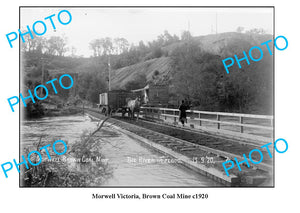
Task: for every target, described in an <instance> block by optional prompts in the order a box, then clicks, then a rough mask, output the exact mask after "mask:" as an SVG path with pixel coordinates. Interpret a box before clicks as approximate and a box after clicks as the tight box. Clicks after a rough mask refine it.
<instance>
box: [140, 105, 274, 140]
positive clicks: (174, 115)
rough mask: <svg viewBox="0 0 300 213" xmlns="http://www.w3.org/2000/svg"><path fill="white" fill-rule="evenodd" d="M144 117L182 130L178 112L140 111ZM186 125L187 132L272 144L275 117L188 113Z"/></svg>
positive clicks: (168, 110) (200, 112) (158, 109)
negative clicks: (202, 131)
mask: <svg viewBox="0 0 300 213" xmlns="http://www.w3.org/2000/svg"><path fill="white" fill-rule="evenodd" d="M141 116H142V117H144V118H146V119H150V120H155V121H158V122H164V123H167V124H171V125H176V126H177V125H178V126H180V125H179V122H178V120H179V110H178V109H170V108H159V107H141ZM187 125H188V127H187V128H192V129H195V130H196V129H199V130H204V131H209V132H214V133H216V134H220V135H222V136H229V137H234V138H238V139H242V140H243V139H246V140H247V141H249V140H251V141H254V142H256V143H260V142H261V143H265V142H272V141H273V137H274V117H273V116H270V115H254V114H242V113H225V112H209V111H197V110H187Z"/></svg>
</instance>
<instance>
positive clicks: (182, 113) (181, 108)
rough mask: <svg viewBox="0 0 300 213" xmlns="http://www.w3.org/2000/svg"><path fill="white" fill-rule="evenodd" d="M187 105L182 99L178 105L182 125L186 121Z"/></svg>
mask: <svg viewBox="0 0 300 213" xmlns="http://www.w3.org/2000/svg"><path fill="white" fill-rule="evenodd" d="M188 109H189V107H188V106H187V104H186V103H185V102H184V100H182V102H181V105H180V106H179V120H180V121H181V123H182V126H184V123H187V119H186V110H188Z"/></svg>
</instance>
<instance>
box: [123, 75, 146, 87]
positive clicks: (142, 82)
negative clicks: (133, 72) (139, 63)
mask: <svg viewBox="0 0 300 213" xmlns="http://www.w3.org/2000/svg"><path fill="white" fill-rule="evenodd" d="M146 84H147V77H146V75H145V74H138V75H137V76H136V77H135V79H134V80H131V81H129V82H127V83H126V85H125V86H124V87H125V89H126V90H134V89H140V88H143V87H145V86H146Z"/></svg>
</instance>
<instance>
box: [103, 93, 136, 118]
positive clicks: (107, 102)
mask: <svg viewBox="0 0 300 213" xmlns="http://www.w3.org/2000/svg"><path fill="white" fill-rule="evenodd" d="M133 98H135V97H134V94H133V93H132V92H130V91H126V90H113V91H109V92H106V93H101V94H100V96H99V99H100V103H99V109H100V111H101V112H102V113H104V114H105V115H107V114H110V113H111V112H112V113H117V112H122V114H125V113H126V112H128V109H127V101H128V99H133Z"/></svg>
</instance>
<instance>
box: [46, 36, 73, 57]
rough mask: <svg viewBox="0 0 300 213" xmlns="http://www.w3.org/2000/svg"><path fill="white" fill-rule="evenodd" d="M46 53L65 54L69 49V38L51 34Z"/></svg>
mask: <svg viewBox="0 0 300 213" xmlns="http://www.w3.org/2000/svg"><path fill="white" fill-rule="evenodd" d="M46 43H47V47H46V48H47V50H46V54H49V55H59V56H63V55H64V53H65V52H66V51H67V50H68V48H67V47H66V45H67V39H66V38H65V37H59V36H51V37H50V38H49V39H48V40H47V42H46Z"/></svg>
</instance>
